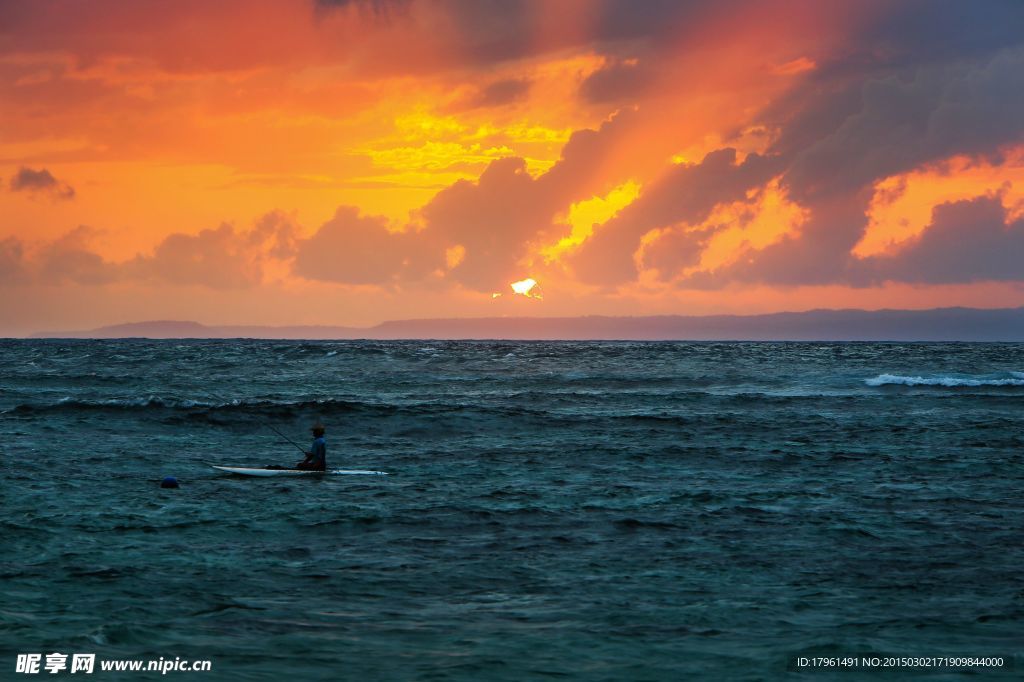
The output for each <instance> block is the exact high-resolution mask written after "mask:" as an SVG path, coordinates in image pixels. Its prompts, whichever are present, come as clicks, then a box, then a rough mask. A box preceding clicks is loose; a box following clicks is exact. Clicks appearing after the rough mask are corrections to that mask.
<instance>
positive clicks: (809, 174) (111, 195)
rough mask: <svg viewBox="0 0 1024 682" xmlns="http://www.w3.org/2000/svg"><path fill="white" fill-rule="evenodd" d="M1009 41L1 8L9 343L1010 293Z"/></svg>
mask: <svg viewBox="0 0 1024 682" xmlns="http://www.w3.org/2000/svg"><path fill="white" fill-rule="evenodd" d="M1022 26H1024V3H1022V2H1017V1H1010V2H999V1H998V0H986V1H985V2H978V3H970V2H962V1H957V2H944V1H941V0H935V1H930V0H929V1H914V0H905V1H902V2H891V1H882V2H873V1H870V0H868V1H857V2H854V1H853V0H849V1H847V2H841V1H836V2H818V1H816V0H802V1H796V2H794V1H787V0H770V1H764V2H761V1H732V0H723V1H716V2H707V1H702V2H692V1H690V2H688V1H685V0H671V1H668V0H535V1H517V0H494V1H489V0H391V1H389V0H363V1H360V0H347V1H345V0H334V1H321V2H313V1H312V0H311V1H310V2H302V1H295V2H284V1H281V0H273V1H269V0H220V1H218V2H209V1H208V0H203V1H192V0H181V1H178V2H147V1H144V0H143V1H135V2H110V1H107V0H89V1H81V2H79V1H73V0H69V1H66V2H48V1H46V0H43V1H38V2H35V1H31V2H30V1H27V0H26V1H14V0H0V333H3V334H24V333H29V332H32V331H37V330H41V329H78V328H91V327H96V326H99V325H104V324H112V323H119V322H126V321H133V320H152V319H181V320H196V321H200V322H205V323H209V324H349V325H365V324H372V323H375V322H378V321H382V320H386V319H400V318H411V317H478V316H500V315H510V316H511V315H531V316H534V315H536V316H564V315H586V314H611V315H640V314H666V313H680V314H704V313H756V312H770V311H778V310H807V309H811V308H848V307H857V308H869V309H875V308H884V307H899V308H930V307H938V306H947V305H969V306H979V307H1003V306H1019V305H1024V30H1022V28H1021V27H1022ZM528 279H532V280H534V281H535V282H536V284H535V285H533V286H532V287H530V286H523V285H519V286H517V287H516V288H515V289H518V290H519V293H517V292H516V290H515V289H514V288H513V287H512V284H513V283H516V282H522V281H524V280H528ZM496 294H500V295H496Z"/></svg>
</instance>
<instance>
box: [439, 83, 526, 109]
mask: <svg viewBox="0 0 1024 682" xmlns="http://www.w3.org/2000/svg"><path fill="white" fill-rule="evenodd" d="M531 85H532V83H531V82H530V80H529V79H526V78H509V79H506V80H500V81H496V82H494V83H491V84H490V85H487V86H485V87H483V88H481V89H479V90H477V91H476V92H475V93H473V94H472V95H470V96H469V97H467V98H466V99H464V100H462V101H460V102H458V103H457V104H456V105H455V106H454V107H453V110H455V111H468V110H471V109H484V108H488V107H500V106H506V105H509V104H513V103H515V102H520V101H522V100H525V99H526V97H527V95H529V94H530V86H531Z"/></svg>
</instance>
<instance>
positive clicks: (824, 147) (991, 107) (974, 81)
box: [779, 49, 1024, 201]
mask: <svg viewBox="0 0 1024 682" xmlns="http://www.w3.org/2000/svg"><path fill="white" fill-rule="evenodd" d="M859 90H860V96H859V98H850V97H849V95H848V94H847V93H846V92H843V91H840V92H839V93H837V94H838V97H839V98H840V103H841V105H846V106H847V107H849V106H851V105H852V106H853V107H854V108H852V109H848V110H847V111H846V112H845V116H844V115H841V114H840V115H838V116H836V115H835V113H834V112H835V110H836V109H841V105H840V106H836V105H835V104H836V103H832V106H829V104H825V105H819V106H818V107H816V108H815V109H814V112H815V116H818V115H819V112H821V111H828V110H830V109H831V110H832V111H833V114H832V115H829V116H824V117H822V120H820V122H821V123H824V124H826V125H828V126H829V128H831V129H824V130H823V129H818V130H817V131H814V128H813V125H812V123H813V121H811V120H807V119H805V118H803V117H801V116H798V117H796V119H795V120H793V121H791V122H789V123H788V125H787V128H789V127H795V128H797V129H798V130H801V133H800V134H801V135H804V136H808V135H813V133H814V132H817V133H818V136H817V139H814V140H813V141H812V142H810V144H808V145H807V146H806V147H805V148H803V149H800V150H799V151H796V152H795V154H794V158H793V163H792V166H791V167H790V168H789V170H788V171H787V172H786V175H785V177H784V182H785V184H786V185H787V186H788V187H789V188H790V190H791V193H792V195H793V196H794V198H796V199H798V200H802V201H808V200H810V201H813V200H814V199H815V198H817V197H818V196H820V195H828V194H831V193H837V192H838V193H844V192H851V191H857V190H859V189H860V188H862V187H864V186H865V185H867V184H870V183H872V182H874V181H875V180H878V179H881V178H885V177H888V176H890V175H895V174H898V173H902V172H906V171H909V170H912V169H914V168H916V167H918V166H920V165H922V164H925V163H928V162H932V161H937V160H940V159H944V158H947V157H949V156H951V155H953V154H968V155H982V154H993V153H995V152H996V151H997V150H998V148H999V147H1000V146H1003V145H1007V144H1013V143H1018V142H1020V141H1021V140H1022V139H1024V49H1013V50H1007V51H1003V52H1000V53H998V54H996V55H995V56H993V57H991V58H990V59H987V60H985V61H983V62H980V63H979V62H972V63H956V64H949V65H941V66H928V67H921V68H917V69H913V70H910V71H908V72H905V73H900V74H895V75H892V76H888V77H886V78H883V79H877V80H875V79H870V80H868V81H866V82H865V83H863V85H862V86H860V88H859ZM789 142H790V141H789V140H785V141H784V142H783V145H784V147H785V146H790V148H791V145H787V143H789ZM779 151H782V150H779Z"/></svg>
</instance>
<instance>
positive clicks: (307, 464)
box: [295, 421, 327, 471]
mask: <svg viewBox="0 0 1024 682" xmlns="http://www.w3.org/2000/svg"><path fill="white" fill-rule="evenodd" d="M310 430H311V431H312V432H313V447H312V448H310V450H309V452H307V453H306V459H304V460H302V461H301V462H299V463H298V464H296V465H295V468H296V469H305V470H307V471H326V470H327V441H325V440H324V425H323V424H321V423H320V422H319V421H317V423H316V424H313V427H312V428H311V429H310Z"/></svg>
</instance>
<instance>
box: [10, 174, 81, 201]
mask: <svg viewBox="0 0 1024 682" xmlns="http://www.w3.org/2000/svg"><path fill="white" fill-rule="evenodd" d="M10 188H11V191H12V192H29V193H32V194H38V195H44V196H47V197H49V198H51V199H63V200H69V199H74V198H75V190H74V188H73V187H71V185H69V184H67V183H65V182H60V181H59V180H57V178H55V177H53V174H52V173H51V172H50V171H48V170H47V169H45V168H40V169H39V170H34V169H32V168H27V167H25V166H22V167H21V168H19V169H18V172H17V173H16V174H15V176H14V177H13V178H11V180H10Z"/></svg>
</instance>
